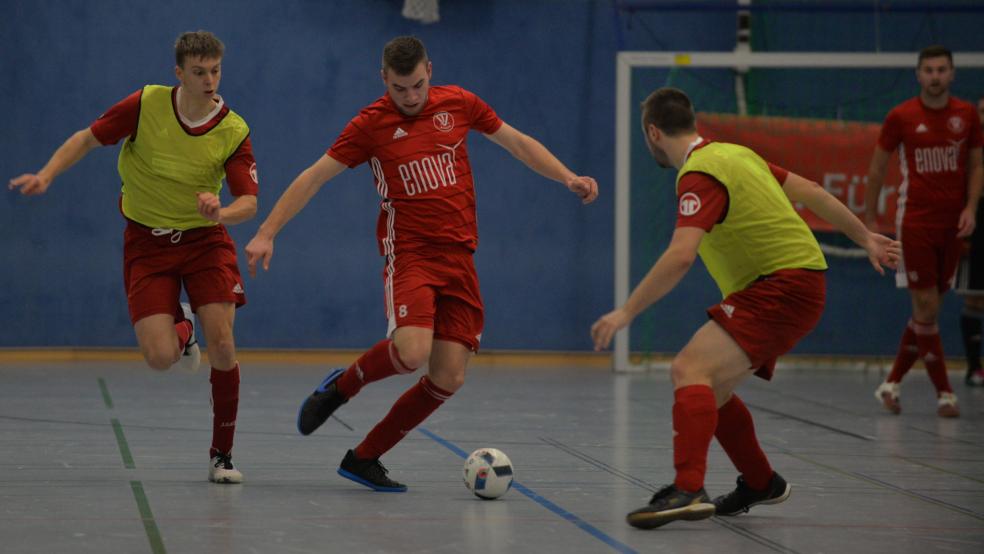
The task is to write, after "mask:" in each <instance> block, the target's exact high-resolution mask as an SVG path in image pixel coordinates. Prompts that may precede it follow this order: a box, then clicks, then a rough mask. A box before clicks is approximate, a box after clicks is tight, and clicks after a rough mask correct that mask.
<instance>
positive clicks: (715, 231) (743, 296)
mask: <svg viewBox="0 0 984 554" xmlns="http://www.w3.org/2000/svg"><path fill="white" fill-rule="evenodd" d="M642 126H643V132H644V134H645V139H646V145H647V146H648V147H649V151H650V153H651V154H652V156H653V158H654V159H655V160H656V163H658V164H659V165H660V166H661V167H664V168H669V167H673V168H676V169H677V185H676V193H677V199H678V202H679V203H678V214H677V222H676V229H675V230H674V232H673V237H672V238H671V239H670V244H669V246H667V248H666V250H665V251H664V252H663V253H662V254H661V255H660V257H659V259H658V260H657V261H656V263H655V264H654V265H653V267H652V269H650V270H649V273H648V274H646V276H645V277H644V278H643V280H642V281H641V282H640V283H639V284H638V285H637V286H636V288H635V289H634V290H633V291H632V294H631V295H629V298H628V299H627V300H626V301H625V303H624V304H623V305H622V306H620V307H618V308H616V309H615V310H613V311H611V312H609V313H607V314H605V315H603V316H602V317H600V318H599V319H598V321H596V322H595V324H594V325H592V326H591V337H592V339H593V340H594V345H595V349H596V350H601V349H604V348H607V347H608V345H609V343H610V342H611V340H612V337H614V335H615V333H616V332H617V331H618V330H620V329H622V328H624V327H625V326H627V325H628V324H629V323H631V322H632V320H633V319H635V317H636V316H637V315H639V314H640V313H641V312H642V311H643V310H645V309H646V308H647V307H648V306H650V305H651V304H653V303H655V302H657V301H659V300H660V299H661V298H662V297H663V296H665V295H666V294H667V293H669V292H670V291H671V290H673V288H674V287H675V286H676V285H677V283H679V282H680V280H681V279H682V278H683V276H684V275H685V274H686V273H687V271H689V269H690V267H691V265H693V263H694V261H695V259H696V258H697V256H698V255H699V256H700V258H701V260H702V261H703V262H704V266H705V267H706V268H707V271H708V273H710V274H711V277H712V278H713V279H714V281H715V283H717V285H718V287H719V288H720V289H721V295H722V301H721V302H720V303H718V304H715V305H714V306H711V307H710V308H708V310H707V315H708V317H709V321H708V322H707V323H705V324H704V325H703V326H702V327H701V328H700V329H698V330H697V332H696V333H694V336H693V337H692V338H691V339H690V342H688V343H687V345H686V346H685V347H684V348H683V350H682V351H680V353H679V354H677V355H676V357H674V358H673V363H672V365H671V366H670V377H671V379H672V380H673V388H674V391H673V397H674V402H673V466H674V469H675V470H676V476H675V478H674V480H673V483H672V484H669V485H666V486H664V487H662V488H661V489H659V490H658V491H657V492H656V494H654V495H653V496H652V498H651V499H650V501H649V503H648V504H647V505H645V506H643V507H641V508H639V509H637V510H634V511H632V512H630V513H629V514H628V515H627V516H626V521H627V522H628V523H629V525H632V526H633V527H638V528H641V529H654V528H657V527H661V526H663V525H666V524H667V523H670V522H672V521H676V520H680V519H682V520H687V521H692V520H700V519H706V518H709V517H711V516H713V515H715V514H716V515H718V516H734V515H739V514H742V513H745V512H747V511H748V510H749V508H751V507H753V506H757V505H759V504H778V503H780V502H783V501H785V500H786V499H787V498H789V495H790V490H791V487H790V485H789V483H787V482H786V481H785V480H784V479H783V478H782V477H781V476H780V475H779V474H778V473H777V472H776V471H774V470H773V469H772V466H771V465H770V463H769V460H768V458H766V456H765V453H764V452H763V451H762V448H761V447H760V446H759V442H758V439H757V438H756V436H755V425H754V423H753V421H752V414H751V412H749V410H748V408H747V407H746V406H745V404H744V403H743V402H742V400H741V398H739V397H738V395H737V394H735V393H734V391H735V389H736V387H737V386H738V385H739V384H740V383H741V382H742V381H743V380H745V379H747V378H748V377H749V376H750V375H753V374H754V375H756V376H757V377H761V378H763V379H766V380H769V379H772V374H773V371H774V369H775V365H776V358H778V357H779V356H781V355H783V354H785V353H786V352H788V351H789V350H790V349H791V348H792V347H793V346H794V345H795V344H796V343H797V342H799V340H800V339H802V338H803V337H804V336H806V335H807V334H808V333H809V332H810V331H811V330H812V329H813V327H814V326H815V325H816V324H817V322H818V321H819V320H820V315H821V313H822V312H823V306H824V301H825V298H826V283H825V279H824V271H825V270H826V269H827V262H826V260H825V259H824V257H823V253H821V252H820V245H819V244H817V240H816V238H815V237H814V236H813V233H812V232H811V231H810V228H809V227H808V226H807V225H806V222H804V221H803V219H802V218H800V216H799V215H798V214H797V213H796V211H795V210H794V209H793V205H792V203H793V202H801V203H802V204H803V205H805V206H806V207H807V208H809V209H810V211H812V212H813V213H815V214H816V215H818V216H820V217H821V218H822V219H824V220H825V221H827V222H829V223H830V224H831V225H832V226H833V227H834V228H836V229H837V230H839V231H841V232H843V233H844V234H845V235H847V236H848V237H849V238H850V239H851V240H853V241H854V242H855V243H857V244H858V246H861V247H862V248H864V250H865V252H866V253H867V254H868V260H869V262H870V263H871V265H872V267H873V268H874V269H875V270H876V271H878V272H879V273H884V270H883V268H882V266H883V265H887V266H889V267H895V263H896V261H897V260H898V256H899V249H900V246H899V244H898V242H896V241H893V240H891V239H889V238H888V237H885V236H882V235H879V234H877V233H873V232H871V231H869V230H868V229H867V228H866V227H865V226H864V223H862V222H861V220H860V219H858V218H857V217H856V216H855V215H854V214H853V213H852V212H851V211H850V210H849V209H848V208H847V207H846V206H845V205H844V204H842V203H841V202H840V201H839V200H837V199H836V198H835V197H833V196H832V195H830V193H828V192H827V191H825V190H824V189H823V188H822V187H820V186H819V185H817V184H816V183H814V182H813V181H810V180H808V179H806V178H804V177H800V176H799V175H797V174H795V173H793V172H791V171H787V170H786V169H783V168H781V167H778V166H775V165H772V164H770V163H769V162H767V161H766V160H764V159H762V158H761V157H760V156H759V155H758V154H756V153H755V152H753V151H752V150H750V149H748V148H745V147H744V146H740V145H737V144H728V143H724V142H714V141H709V140H706V139H705V138H703V137H701V136H700V135H699V134H698V133H697V125H696V115H695V113H694V109H693V103H691V101H690V98H689V97H687V95H686V93H684V92H683V91H681V90H678V89H674V88H670V87H664V88H660V89H657V90H656V91H655V92H653V93H652V94H650V95H649V97H648V98H646V100H645V101H644V102H643V104H642ZM714 438H716V439H717V440H718V443H720V444H721V447H722V448H723V449H724V451H725V453H726V454H727V455H728V458H730V459H731V461H732V463H733V464H734V465H735V467H736V468H737V469H738V471H740V472H741V475H740V476H739V477H738V486H737V487H736V488H735V490H733V491H732V492H730V493H728V494H725V495H721V496H719V497H717V498H715V499H714V500H713V501H712V500H711V499H710V497H709V496H708V495H707V492H706V491H705V490H704V476H705V473H706V470H707V450H708V448H709V447H710V443H711V439H714Z"/></svg>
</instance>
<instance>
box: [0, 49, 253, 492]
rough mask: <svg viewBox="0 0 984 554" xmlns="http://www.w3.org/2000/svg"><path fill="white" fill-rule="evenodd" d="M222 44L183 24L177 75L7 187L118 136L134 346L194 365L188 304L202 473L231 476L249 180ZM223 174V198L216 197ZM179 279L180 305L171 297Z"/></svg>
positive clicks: (243, 132) (223, 479) (164, 364)
mask: <svg viewBox="0 0 984 554" xmlns="http://www.w3.org/2000/svg"><path fill="white" fill-rule="evenodd" d="M224 53H225V45H223V44H222V41H220V40H219V39H218V38H217V37H216V36H215V35H213V34H212V33H210V32H208V31H195V32H187V33H182V34H181V36H179V37H178V39H177V41H175V44H174V55H175V63H176V65H175V67H174V74H175V77H177V80H178V82H179V85H178V86H161V85H147V86H145V87H142V88H141V89H139V90H137V91H135V92H133V93H132V94H130V95H129V96H127V97H126V98H124V99H123V100H121V101H119V102H118V103H116V104H115V105H114V106H112V107H111V108H109V110H107V111H106V113H104V114H103V115H102V116H100V117H99V119H97V120H96V121H95V122H93V123H92V125H90V126H89V127H87V128H85V129H82V130H80V131H78V132H76V133H75V134H73V135H72V136H71V137H69V139H68V140H67V141H65V143H64V144H63V145H62V146H61V147H60V148H58V150H56V151H55V153H54V154H53V155H52V157H51V159H50V160H49V161H48V163H47V164H46V165H45V166H44V167H43V168H42V169H41V170H40V171H38V172H37V173H36V174H33V173H29V174H24V175H21V176H19V177H17V178H15V179H12V180H11V181H10V185H9V186H10V188H19V189H20V191H21V193H22V194H28V195H36V194H43V193H45V192H46V191H47V190H48V187H49V185H51V183H52V180H53V179H54V178H55V177H57V176H58V175H59V174H61V173H62V172H64V171H66V170H68V169H69V168H70V167H72V166H73V165H74V164H75V163H77V162H78V161H79V160H81V159H82V158H83V157H85V156H86V155H87V154H88V153H89V152H90V151H92V150H93V149H95V148H97V147H99V146H108V145H110V144H116V143H117V142H119V141H123V146H122V147H121V149H120V155H119V162H118V165H117V168H118V170H119V175H120V180H121V181H122V189H121V191H120V200H119V202H120V212H121V213H122V215H123V217H124V218H125V220H126V228H125V231H124V232H123V281H124V286H125V288H126V298H127V304H128V305H129V308H130V320H131V322H132V323H133V330H134V332H135V333H136V336H137V343H138V344H139V345H140V352H141V354H143V357H144V360H145V361H146V362H147V365H148V366H150V367H151V368H153V369H156V370H160V371H164V370H167V369H169V368H170V367H172V366H176V367H182V368H185V369H190V370H193V369H197V368H198V364H199V362H200V357H201V352H200V351H199V347H198V344H197V341H196V340H195V328H194V325H193V323H192V321H193V319H192V313H196V314H198V318H199V320H200V321H201V324H202V329H203V330H204V332H205V338H206V339H207V340H208V358H209V362H210V364H211V366H212V370H211V374H210V376H209V382H210V383H211V401H212V446H211V448H210V449H209V457H210V461H209V469H208V478H209V480H210V481H212V482H215V483H241V482H242V480H243V475H242V473H240V471H239V470H238V469H236V468H235V467H234V466H233V464H232V445H233V439H234V436H235V432H236V415H237V413H238V411H239V362H238V361H237V359H236V345H235V336H234V334H233V326H234V323H235V316H236V309H237V308H238V307H239V306H242V305H244V304H245V303H246V296H245V292H244V290H243V284H242V278H241V277H240V275H239V267H238V264H237V261H236V245H235V244H234V243H233V241H232V238H231V237H230V236H229V233H228V232H227V231H226V226H228V225H235V224H238V223H242V222H244V221H248V220H250V219H252V218H253V216H254V215H255V214H256V195H257V192H258V189H259V183H258V182H257V180H256V161H255V159H254V158H253V147H252V145H251V142H250V131H249V126H248V125H247V124H246V121H245V120H243V118H242V117H240V116H239V115H238V114H237V113H236V112H234V111H232V110H230V109H229V106H228V105H227V104H226V103H225V101H224V100H223V99H222V97H221V96H219V94H218V89H219V83H220V81H221V78H222V57H223V55H224ZM223 180H225V182H226V184H227V185H228V188H229V192H230V193H231V194H232V196H233V198H234V200H232V202H230V203H229V204H228V205H226V206H223V205H222V202H221V200H220V197H219V191H220V190H221V189H222V181H223ZM182 288H184V290H185V292H186V293H187V295H188V300H189V301H190V303H189V304H185V303H180V298H181V289H182Z"/></svg>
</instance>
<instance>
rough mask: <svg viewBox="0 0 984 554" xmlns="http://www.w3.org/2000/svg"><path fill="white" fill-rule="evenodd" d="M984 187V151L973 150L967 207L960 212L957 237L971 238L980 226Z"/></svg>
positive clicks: (969, 155)
mask: <svg viewBox="0 0 984 554" xmlns="http://www.w3.org/2000/svg"><path fill="white" fill-rule="evenodd" d="M982 187H984V150H981V149H980V148H971V149H970V151H969V152H968V153H967V205H966V206H964V209H963V211H961V212H960V220H959V221H958V223H957V236H958V237H961V238H963V237H969V236H970V235H972V234H973V233H974V229H976V228H977V225H979V224H980V222H979V221H977V203H978V202H979V201H980V199H981V188H982Z"/></svg>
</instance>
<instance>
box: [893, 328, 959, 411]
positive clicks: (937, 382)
mask: <svg viewBox="0 0 984 554" xmlns="http://www.w3.org/2000/svg"><path fill="white" fill-rule="evenodd" d="M919 358H922V361H923V363H924V364H925V365H926V373H928V374H929V379H930V380H931V381H932V382H933V386H934V387H936V394H937V395H939V394H940V393H944V392H953V389H952V388H951V387H950V379H949V377H947V375H946V361H945V359H944V357H943V342H942V341H941V340H940V328H939V326H938V325H937V324H935V323H920V322H918V321H915V320H909V324H908V325H907V326H906V328H905V332H904V333H903V334H902V343H901V344H899V352H898V355H896V357H895V363H894V364H893V365H892V372H891V373H890V374H889V375H888V379H887V380H888V381H889V382H890V383H898V382H900V381H902V377H903V376H905V374H906V372H908V371H909V369H910V368H912V364H914V363H915V362H916V360H917V359H919Z"/></svg>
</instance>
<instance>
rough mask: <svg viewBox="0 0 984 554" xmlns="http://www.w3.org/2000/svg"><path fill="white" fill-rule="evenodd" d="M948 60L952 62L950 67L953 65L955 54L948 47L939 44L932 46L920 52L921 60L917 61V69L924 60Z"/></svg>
mask: <svg viewBox="0 0 984 554" xmlns="http://www.w3.org/2000/svg"><path fill="white" fill-rule="evenodd" d="M944 57H945V58H946V59H948V60H950V65H953V52H950V49H949V48H947V47H946V46H942V45H939V44H934V45H932V46H927V47H926V48H923V49H922V50H920V51H919V60H917V61H916V67H919V66H921V65H922V62H923V60H928V59H929V58H944Z"/></svg>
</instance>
